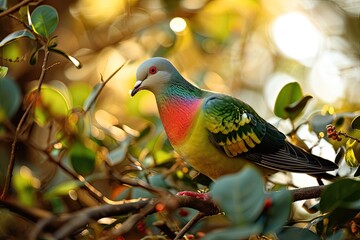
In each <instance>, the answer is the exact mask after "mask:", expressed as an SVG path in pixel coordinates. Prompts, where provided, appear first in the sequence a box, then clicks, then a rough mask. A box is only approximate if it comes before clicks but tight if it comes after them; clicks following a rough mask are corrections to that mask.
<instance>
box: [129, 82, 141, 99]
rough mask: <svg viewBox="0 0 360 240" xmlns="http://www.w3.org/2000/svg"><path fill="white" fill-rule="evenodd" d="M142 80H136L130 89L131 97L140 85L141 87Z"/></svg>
mask: <svg viewBox="0 0 360 240" xmlns="http://www.w3.org/2000/svg"><path fill="white" fill-rule="evenodd" d="M142 82H143V81H140V80H137V81H136V83H135V85H134V88H133V90H132V91H131V93H130V95H131V96H132V97H133V96H134V95H135V94H136V93H137V92H138V91H140V87H141V83H142Z"/></svg>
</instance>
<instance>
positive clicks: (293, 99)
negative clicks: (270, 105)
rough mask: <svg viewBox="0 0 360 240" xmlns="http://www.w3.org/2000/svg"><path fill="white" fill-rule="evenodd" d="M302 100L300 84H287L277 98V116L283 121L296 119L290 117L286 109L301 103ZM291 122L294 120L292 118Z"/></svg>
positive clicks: (275, 111)
mask: <svg viewBox="0 0 360 240" xmlns="http://www.w3.org/2000/svg"><path fill="white" fill-rule="evenodd" d="M302 98H303V94H302V90H301V87H300V84H299V83H297V82H291V83H288V84H286V85H285V86H284V87H283V88H282V89H281V90H280V92H279V94H278V96H277V98H276V101H275V107H274V113H275V115H276V116H278V117H280V118H282V119H287V118H290V117H294V116H292V115H289V113H288V112H287V111H286V110H285V108H286V107H288V106H291V104H294V103H297V102H299V101H300V100H301V99H302ZM291 120H293V118H291Z"/></svg>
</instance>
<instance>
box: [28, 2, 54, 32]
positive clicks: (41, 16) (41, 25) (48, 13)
mask: <svg viewBox="0 0 360 240" xmlns="http://www.w3.org/2000/svg"><path fill="white" fill-rule="evenodd" d="M58 22H59V16H58V13H57V11H56V9H55V8H54V7H52V6H49V5H41V6H39V7H37V8H35V10H34V11H33V12H32V13H31V26H32V28H33V30H34V31H35V32H36V33H37V34H39V35H41V36H43V37H48V36H49V35H50V34H52V33H53V32H54V31H55V29H56V27H57V25H58Z"/></svg>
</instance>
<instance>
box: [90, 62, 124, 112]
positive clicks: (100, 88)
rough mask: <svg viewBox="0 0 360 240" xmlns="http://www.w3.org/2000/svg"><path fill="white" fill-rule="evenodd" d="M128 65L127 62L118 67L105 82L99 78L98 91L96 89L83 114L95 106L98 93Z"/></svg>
mask: <svg viewBox="0 0 360 240" xmlns="http://www.w3.org/2000/svg"><path fill="white" fill-rule="evenodd" d="M128 63H129V60H127V61H125V62H124V63H123V64H122V65H121V66H120V67H118V68H117V69H116V70H115V71H114V72H113V73H112V74H111V75H110V76H109V77H108V78H107V79H106V80H103V77H102V76H101V84H100V87H99V89H97V92H96V95H95V96H94V97H93V98H92V99H91V102H90V103H89V104H88V105H87V107H86V108H85V109H84V114H86V113H87V112H88V111H89V110H90V109H91V107H92V106H93V105H94V104H95V102H96V100H97V98H98V97H99V95H100V93H101V92H102V90H103V88H104V87H105V85H106V84H107V83H108V82H109V81H110V80H111V79H112V78H113V77H114V76H115V74H117V73H118V72H119V71H120V70H121V69H122V68H123V67H124V66H125V65H126V64H128Z"/></svg>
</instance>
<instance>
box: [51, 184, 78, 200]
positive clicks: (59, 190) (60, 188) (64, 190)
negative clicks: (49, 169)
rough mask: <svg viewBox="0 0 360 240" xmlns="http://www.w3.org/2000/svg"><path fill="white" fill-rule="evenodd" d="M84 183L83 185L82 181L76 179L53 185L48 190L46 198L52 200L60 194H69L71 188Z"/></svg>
mask: <svg viewBox="0 0 360 240" xmlns="http://www.w3.org/2000/svg"><path fill="white" fill-rule="evenodd" d="M82 185H83V183H82V182H80V181H74V180H71V181H65V182H62V183H59V184H57V185H55V186H53V187H52V188H50V189H49V190H47V191H46V193H45V194H44V198H45V199H46V200H50V199H52V198H55V197H58V196H63V195H67V194H69V191H70V190H73V189H76V188H78V187H80V186H82Z"/></svg>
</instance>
